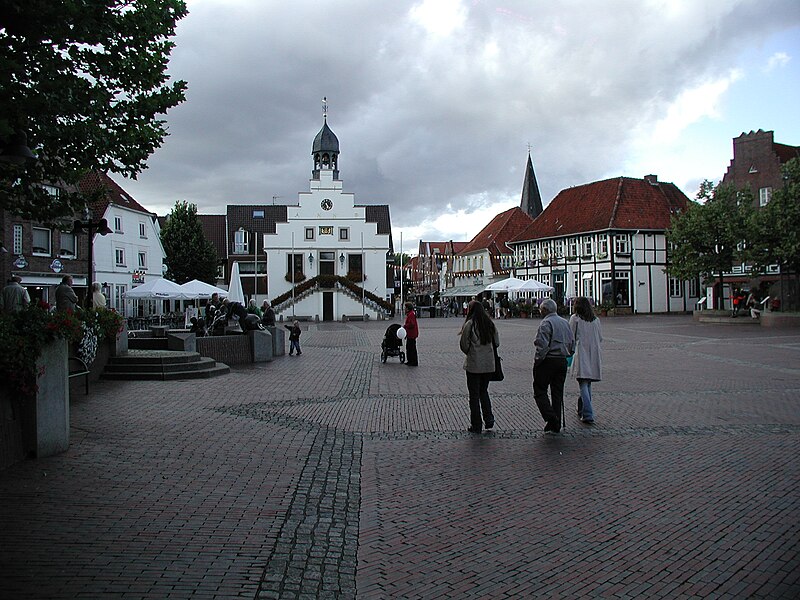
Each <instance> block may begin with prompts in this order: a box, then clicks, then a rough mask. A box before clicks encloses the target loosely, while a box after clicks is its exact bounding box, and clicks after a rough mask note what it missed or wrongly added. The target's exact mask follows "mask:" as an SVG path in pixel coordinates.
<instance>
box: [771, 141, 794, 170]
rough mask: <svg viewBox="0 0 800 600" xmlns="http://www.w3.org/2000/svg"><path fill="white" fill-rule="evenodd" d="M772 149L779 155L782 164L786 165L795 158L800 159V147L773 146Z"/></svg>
mask: <svg viewBox="0 0 800 600" xmlns="http://www.w3.org/2000/svg"><path fill="white" fill-rule="evenodd" d="M772 149H773V150H774V151H775V154H777V155H778V159H779V160H780V161H781V164H782V165H783V164H786V163H787V162H789V161H790V160H792V159H793V158H800V147H798V146H788V145H787V144H772Z"/></svg>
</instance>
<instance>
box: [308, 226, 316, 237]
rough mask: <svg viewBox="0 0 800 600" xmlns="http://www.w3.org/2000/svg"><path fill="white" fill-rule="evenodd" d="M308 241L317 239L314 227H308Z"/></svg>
mask: <svg viewBox="0 0 800 600" xmlns="http://www.w3.org/2000/svg"><path fill="white" fill-rule="evenodd" d="M306 239H307V240H313V239H316V236H315V235H314V228H313V227H306Z"/></svg>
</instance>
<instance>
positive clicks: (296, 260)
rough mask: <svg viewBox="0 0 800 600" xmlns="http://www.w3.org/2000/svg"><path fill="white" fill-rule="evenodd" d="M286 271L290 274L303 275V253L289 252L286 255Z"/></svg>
mask: <svg viewBox="0 0 800 600" xmlns="http://www.w3.org/2000/svg"><path fill="white" fill-rule="evenodd" d="M286 259H287V260H286V272H287V273H288V274H289V276H290V279H289V280H291V274H292V273H294V274H295V275H302V274H303V255H302V254H287V255H286Z"/></svg>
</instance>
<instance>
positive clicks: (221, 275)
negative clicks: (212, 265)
mask: <svg viewBox="0 0 800 600" xmlns="http://www.w3.org/2000/svg"><path fill="white" fill-rule="evenodd" d="M217 279H225V265H223V264H219V265H217Z"/></svg>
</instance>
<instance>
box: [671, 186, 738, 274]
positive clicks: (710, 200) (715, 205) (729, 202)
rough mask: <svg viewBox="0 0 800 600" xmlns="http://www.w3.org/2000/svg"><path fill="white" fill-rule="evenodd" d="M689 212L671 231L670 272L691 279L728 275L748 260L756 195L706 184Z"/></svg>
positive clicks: (673, 223) (674, 222)
mask: <svg viewBox="0 0 800 600" xmlns="http://www.w3.org/2000/svg"><path fill="white" fill-rule="evenodd" d="M697 199H698V200H702V201H703V202H702V203H700V202H693V203H691V204H690V205H689V207H688V208H687V210H686V211H684V212H683V213H681V214H679V215H676V216H674V217H673V219H672V223H671V225H670V228H669V229H668V230H667V241H668V243H669V245H670V264H669V265H668V266H667V272H668V273H669V274H670V275H671V276H673V277H677V278H679V279H683V280H687V279H692V278H695V277H699V276H701V275H704V276H705V275H715V274H719V275H720V276H721V274H722V273H724V272H728V271H730V270H731V267H732V266H733V265H734V264H737V263H739V262H742V261H743V260H744V259H745V257H746V249H747V247H748V244H747V227H746V225H747V223H748V222H749V221H750V219H751V214H752V210H753V208H752V205H753V201H752V196H751V195H750V193H749V192H747V191H737V190H735V189H733V188H731V187H728V186H719V187H716V188H714V187H713V184H711V182H709V181H704V182H703V183H702V184H701V186H700V192H699V193H698V195H697Z"/></svg>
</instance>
